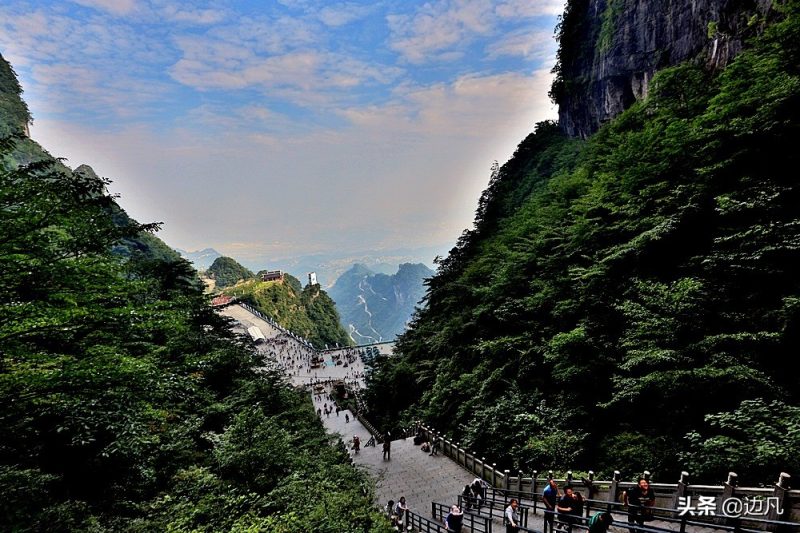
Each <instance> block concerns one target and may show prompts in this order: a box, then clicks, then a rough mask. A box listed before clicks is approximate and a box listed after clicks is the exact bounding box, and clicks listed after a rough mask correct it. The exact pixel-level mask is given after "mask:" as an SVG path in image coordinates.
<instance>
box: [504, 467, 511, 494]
mask: <svg viewBox="0 0 800 533" xmlns="http://www.w3.org/2000/svg"><path fill="white" fill-rule="evenodd" d="M503 474H504V476H503V488H504V489H505V490H508V486H509V483H510V482H511V470H503Z"/></svg>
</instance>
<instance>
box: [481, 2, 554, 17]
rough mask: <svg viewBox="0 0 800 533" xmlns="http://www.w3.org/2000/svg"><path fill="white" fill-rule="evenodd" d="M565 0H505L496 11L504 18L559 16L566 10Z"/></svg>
mask: <svg viewBox="0 0 800 533" xmlns="http://www.w3.org/2000/svg"><path fill="white" fill-rule="evenodd" d="M564 5H565V2H564V0H503V1H502V2H500V3H498V5H497V7H496V8H495V12H496V13H497V14H498V16H500V17H503V18H520V17H540V16H557V15H561V14H562V13H563V12H564Z"/></svg>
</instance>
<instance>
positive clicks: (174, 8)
mask: <svg viewBox="0 0 800 533" xmlns="http://www.w3.org/2000/svg"><path fill="white" fill-rule="evenodd" d="M562 6H563V2H562V1H560V0H559V1H551V0H539V1H536V0H530V1H522V0H496V1H487V0H431V1H428V2H417V1H387V2H360V1H351V2H318V1H311V0H280V1H247V2H235V1H208V2H191V3H189V2H173V1H171V0H74V1H72V2H69V1H58V2H47V1H31V0H26V1H16V0H6V1H4V2H3V4H2V5H0V53H2V54H3V56H4V57H5V58H6V59H8V60H9V61H10V62H11V63H12V65H13V66H14V68H15V70H16V72H17V74H18V75H19V77H20V81H21V83H22V85H23V89H24V91H25V94H24V97H25V99H26V101H27V102H28V105H29V107H30V108H31V111H32V113H33V115H34V124H33V128H32V135H33V137H34V138H35V139H36V140H38V141H39V142H41V143H42V144H43V145H44V146H45V148H47V149H48V150H49V151H50V152H51V153H52V154H53V155H56V156H61V157H66V158H67V159H68V164H70V165H72V166H77V165H79V164H81V163H87V164H89V165H91V166H92V167H94V168H95V170H96V171H97V172H98V173H99V174H101V175H103V176H105V177H107V178H110V179H111V180H112V181H113V183H112V186H111V190H112V192H117V193H119V194H120V195H121V199H120V203H121V204H122V206H123V207H124V208H125V209H126V210H128V212H129V213H130V214H131V215H132V216H134V217H135V218H137V219H139V220H140V221H155V220H157V221H163V222H164V228H163V230H162V232H161V233H160V236H161V237H162V238H163V239H164V240H165V241H167V243H168V244H170V245H172V246H175V247H180V248H184V249H198V248H203V247H206V246H212V247H214V248H216V249H218V250H220V251H221V252H224V253H227V254H230V255H233V256H234V257H251V258H252V257H268V258H269V257H275V258H280V257H291V256H292V255H307V254H310V253H316V252H333V251H337V250H340V251H361V250H381V249H390V248H401V247H424V246H443V247H449V246H451V245H452V244H453V243H454V242H455V240H456V239H457V237H458V235H459V234H460V233H461V231H462V230H463V229H465V228H467V227H469V226H470V224H471V220H472V215H473V213H474V210H475V207H476V205H477V199H478V197H479V195H480V192H481V191H482V189H483V188H484V187H485V186H486V184H487V182H488V178H489V169H490V167H491V164H492V162H493V161H494V160H499V161H500V162H501V163H502V162H504V161H505V160H507V159H508V158H509V157H510V156H511V154H512V153H513V150H514V148H515V147H516V145H517V144H518V143H519V142H520V141H521V140H522V139H523V138H524V136H525V135H526V134H527V133H529V132H530V131H531V130H532V128H533V126H534V124H535V123H536V122H538V121H540V120H544V119H548V118H555V114H556V111H555V108H554V106H553V105H552V104H551V103H550V102H549V100H548V98H547V94H546V93H547V89H548V88H549V84H550V80H551V74H550V69H551V68H552V64H553V60H554V56H555V50H556V43H555V42H554V40H553V28H554V26H555V24H556V22H557V15H558V14H559V13H560V12H561V10H562Z"/></svg>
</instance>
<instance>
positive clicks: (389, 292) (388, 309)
mask: <svg viewBox="0 0 800 533" xmlns="http://www.w3.org/2000/svg"><path fill="white" fill-rule="evenodd" d="M433 273H434V272H433V271H432V270H431V269H429V268H428V267H426V266H425V265H423V264H421V263H419V264H411V263H403V264H401V265H400V267H399V268H398V270H397V272H396V273H395V274H392V275H388V274H381V273H375V272H373V271H372V270H370V269H369V268H367V267H366V266H364V265H361V264H356V265H353V267H352V268H350V270H348V271H347V272H345V273H344V274H342V275H341V276H340V277H339V278H338V279H337V280H336V283H335V284H334V285H333V287H331V288H330V290H329V291H328V292H329V294H330V296H331V298H333V300H334V301H335V302H336V309H337V310H338V311H339V315H340V316H341V323H342V326H344V327H345V329H346V330H347V331H348V334H349V336H350V339H352V341H353V342H355V343H356V344H366V343H371V342H381V341H390V340H394V338H395V337H396V336H397V335H399V334H400V333H402V332H403V331H405V329H406V326H407V325H408V322H409V320H410V319H411V316H412V314H413V313H414V309H415V308H416V306H417V305H418V304H419V302H420V300H421V299H422V297H423V296H424V295H425V286H424V281H425V279H427V278H430V277H431V276H432V275H433Z"/></svg>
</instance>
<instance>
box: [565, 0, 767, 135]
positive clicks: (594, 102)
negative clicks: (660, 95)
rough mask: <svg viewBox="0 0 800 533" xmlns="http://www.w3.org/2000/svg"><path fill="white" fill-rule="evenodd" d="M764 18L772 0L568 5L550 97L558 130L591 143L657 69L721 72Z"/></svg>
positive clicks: (581, 0) (576, 0) (578, 1)
mask: <svg viewBox="0 0 800 533" xmlns="http://www.w3.org/2000/svg"><path fill="white" fill-rule="evenodd" d="M771 13H772V0H657V1H653V0H650V1H648V0H569V1H568V3H567V7H566V11H565V13H564V17H563V20H562V24H561V27H560V29H559V31H560V50H559V57H558V66H557V67H556V75H557V76H556V81H555V82H554V84H553V90H552V96H553V98H554V100H555V101H556V103H557V104H558V106H559V123H560V124H561V127H562V129H563V130H564V131H565V132H566V133H567V134H568V135H571V136H574V137H584V138H585V137H587V136H589V135H591V134H592V133H594V132H595V131H597V130H598V128H599V127H600V126H601V125H602V124H603V123H604V122H606V121H608V120H610V119H612V118H614V117H615V116H617V115H618V114H619V113H621V112H622V111H624V110H625V109H627V108H628V107H629V106H630V105H631V104H632V103H633V102H635V101H636V100H639V99H641V98H643V97H645V96H646V95H647V91H648V87H649V84H650V80H651V79H652V77H653V74H655V72H657V71H658V70H660V69H662V68H664V67H668V66H671V65H675V64H678V63H681V62H684V61H688V60H694V61H701V62H704V63H706V64H707V65H708V66H709V67H710V68H720V67H723V66H725V65H726V64H727V63H728V62H729V61H730V60H731V59H732V58H733V57H734V56H735V55H736V54H737V53H738V52H739V51H740V50H741V49H742V46H743V42H744V40H745V39H746V38H747V37H748V36H750V35H752V34H755V33H757V32H758V31H759V30H760V29H761V28H762V27H763V25H764V22H765V21H766V19H767V18H768V17H769V16H770V14H771Z"/></svg>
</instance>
